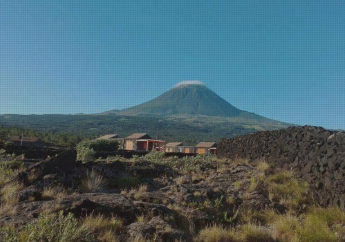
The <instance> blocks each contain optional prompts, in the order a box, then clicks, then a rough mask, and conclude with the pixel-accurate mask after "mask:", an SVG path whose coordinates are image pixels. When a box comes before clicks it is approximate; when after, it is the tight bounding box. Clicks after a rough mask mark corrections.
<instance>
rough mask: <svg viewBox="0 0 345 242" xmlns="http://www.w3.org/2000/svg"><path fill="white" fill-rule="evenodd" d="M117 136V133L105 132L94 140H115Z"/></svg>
mask: <svg viewBox="0 0 345 242" xmlns="http://www.w3.org/2000/svg"><path fill="white" fill-rule="evenodd" d="M118 138H119V136H118V135H117V134H106V135H103V136H101V137H99V138H97V139H96V140H115V141H116V139H118Z"/></svg>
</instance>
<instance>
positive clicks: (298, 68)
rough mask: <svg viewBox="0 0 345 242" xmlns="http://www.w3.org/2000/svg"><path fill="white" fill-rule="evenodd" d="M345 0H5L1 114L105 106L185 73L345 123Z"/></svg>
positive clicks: (240, 99)
mask: <svg viewBox="0 0 345 242" xmlns="http://www.w3.org/2000/svg"><path fill="white" fill-rule="evenodd" d="M344 13H345V2H344V1H336V0H335V1H317V0H313V1H302V0H297V1H279V0H271V1H245V0H238V1H230V0H229V1H224V0H223V1H218V0H212V1H210V0H209V1H202V0H198V1H187V0H183V1H177V0H174V1H165V0H158V1H149V0H148V1H140V0H138V1H131V0H124V1H121V0H116V1H105V0H104V1H91V0H89V1H86V0H83V1H70V0H56V1H55V0H50V1H44V0H41V1H37V0H30V1H26V0H22V1H18V0H17V1H16V0H1V1H0V84H1V86H0V114H3V113H19V114H42V113H96V112H101V111H106V110H109V109H122V108H126V107H129V106H133V105H136V104H139V103H142V102H144V101H148V100H149V99H152V98H153V97H155V96H157V95H159V94H161V93H163V92H165V91H167V90H169V89H170V88H171V87H173V86H175V85H176V83H178V82H180V81H183V80H200V81H202V82H204V83H205V84H206V85H207V86H208V87H209V88H210V89H212V90H213V91H215V92H216V93H218V94H219V95H220V96H221V97H223V98H224V99H226V100H227V101H229V102H230V103H231V104H232V105H234V106H236V107H238V108H240V109H242V110H247V111H250V112H255V113H257V114H260V115H263V116H266V117H268V118H272V119H276V120H280V121H285V122H291V123H295V124H301V125H304V124H310V125H318V126H324V127H326V128H335V129H338V128H341V129H345V95H344V94H345V14H344Z"/></svg>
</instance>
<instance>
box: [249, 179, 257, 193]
mask: <svg viewBox="0 0 345 242" xmlns="http://www.w3.org/2000/svg"><path fill="white" fill-rule="evenodd" d="M257 186H258V181H257V180H256V179H255V177H254V176H253V177H252V178H251V179H250V183H249V188H248V192H254V191H255V190H256V188H257Z"/></svg>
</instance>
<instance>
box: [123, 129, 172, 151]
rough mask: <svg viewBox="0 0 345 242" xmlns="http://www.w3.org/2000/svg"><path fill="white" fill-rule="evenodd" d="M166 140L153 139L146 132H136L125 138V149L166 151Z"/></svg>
mask: <svg viewBox="0 0 345 242" xmlns="http://www.w3.org/2000/svg"><path fill="white" fill-rule="evenodd" d="M165 144H166V142H165V141H163V140H155V139H152V138H151V137H150V136H149V135H148V134H146V133H135V134H132V135H130V136H128V137H126V138H125V139H124V149H125V150H135V151H152V150H157V151H164V150H165Z"/></svg>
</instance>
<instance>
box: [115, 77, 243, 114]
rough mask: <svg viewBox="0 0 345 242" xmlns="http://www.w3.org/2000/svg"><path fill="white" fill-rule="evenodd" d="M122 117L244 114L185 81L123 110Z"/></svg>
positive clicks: (215, 95) (204, 88)
mask: <svg viewBox="0 0 345 242" xmlns="http://www.w3.org/2000/svg"><path fill="white" fill-rule="evenodd" d="M117 113H118V114H122V115H164V116H170V115H179V114H185V115H204V116H223V117H224V116H225V117H236V116H239V115H240V114H241V113H242V110H239V109H237V108H235V107H234V106H232V105H231V104H230V103H228V102H227V101H225V100H224V99H223V98H221V97H220V96H218V95H217V94H216V93H214V92H213V91H212V90H210V89H209V88H207V87H206V86H205V84H204V83H202V82H200V81H196V80H189V81H183V82H180V83H178V84H177V85H176V86H175V87H174V88H172V89H170V90H169V91H167V92H165V93H163V94H162V95H160V96H159V97H156V98H154V99H152V100H150V101H148V102H146V103H143V104H140V105H137V106H134V107H131V108H127V109H123V110H121V111H119V112H117Z"/></svg>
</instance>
